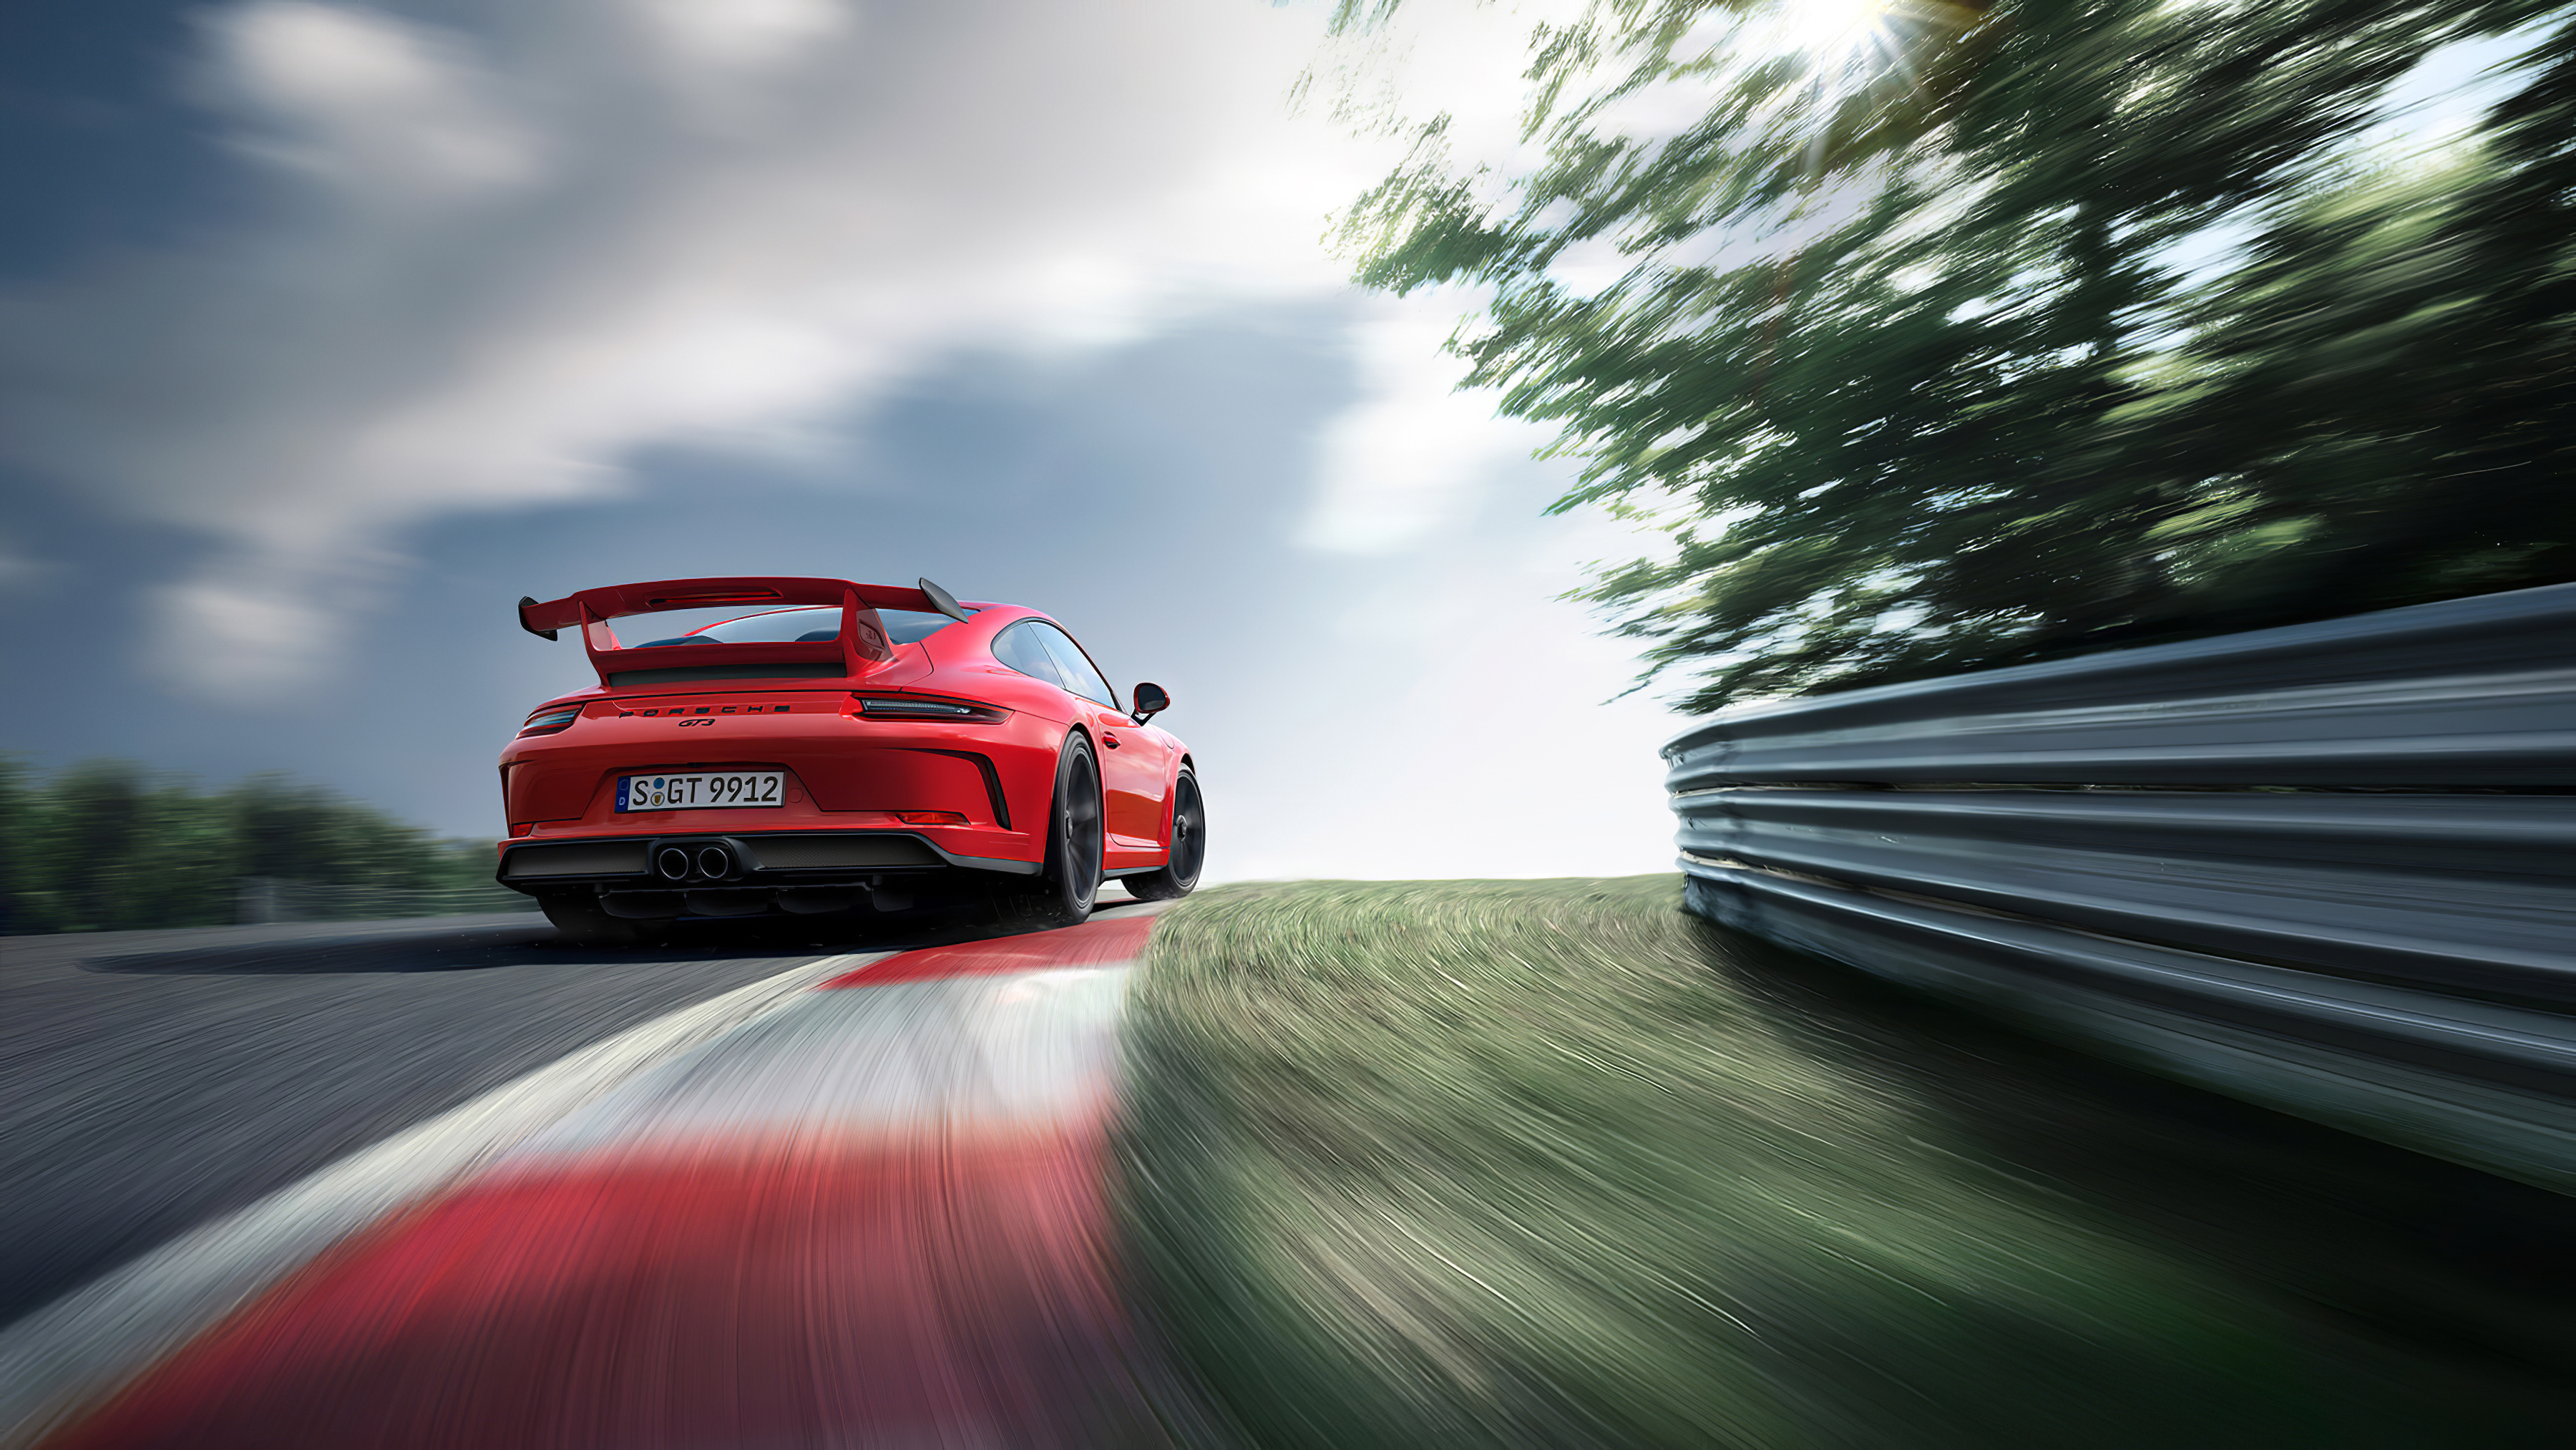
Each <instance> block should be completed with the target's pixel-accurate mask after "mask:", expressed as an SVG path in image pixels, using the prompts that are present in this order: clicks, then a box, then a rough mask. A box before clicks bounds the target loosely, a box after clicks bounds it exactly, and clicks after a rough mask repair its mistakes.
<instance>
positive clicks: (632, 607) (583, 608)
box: [519, 575, 966, 685]
mask: <svg viewBox="0 0 2576 1450" xmlns="http://www.w3.org/2000/svg"><path fill="white" fill-rule="evenodd" d="M832 605H837V606H839V607H840V610H841V628H840V631H839V634H838V636H837V637H836V638H834V639H831V640H811V641H803V640H800V641H796V642H793V643H775V644H701V645H697V646H694V647H692V648H690V649H688V650H687V651H685V652H681V651H676V650H673V649H670V648H669V647H667V646H665V647H660V648H655V649H653V650H652V651H651V653H650V663H649V664H648V663H647V657H646V655H645V651H644V650H643V649H641V648H639V647H630V646H627V645H624V644H621V643H620V642H619V641H618V638H617V634H616V632H615V631H614V630H612V629H610V628H609V627H608V621H610V620H612V619H622V618H625V617H626V616H628V615H630V614H660V613H662V612H664V611H666V610H674V609H724V608H733V607H739V608H741V609H743V610H744V611H746V612H750V611H757V610H763V609H793V608H797V607H800V606H807V607H810V606H832ZM880 609H909V610H915V611H918V612H920V613H924V614H945V615H947V616H948V617H949V618H951V619H964V618H965V617H966V609H965V607H964V606H963V605H961V604H959V603H958V602H957V599H956V596H954V595H952V594H950V593H949V592H948V591H947V590H945V589H942V588H940V587H939V586H938V585H936V584H933V583H931V582H930V581H929V580H927V579H924V580H921V581H920V587H919V588H916V589H904V588H899V587H897V586H895V585H891V584H860V583H856V582H854V581H851V580H848V579H807V578H797V577H790V576H769V575H742V576H735V577H730V578H718V579H656V580H651V581H649V582H646V583H642V584H612V585H609V586H607V587H605V588H601V589H584V590H582V591H580V592H579V593H575V594H567V595H565V596H564V597H563V598H561V599H554V600H548V601H546V602H544V603H539V602H538V601H536V600H534V599H530V598H524V597H523V598H521V599H520V600H519V627H520V628H521V629H524V630H526V631H527V632H528V633H530V634H533V635H536V636H538V637H539V638H541V639H554V638H556V637H557V636H558V634H559V632H560V631H563V630H566V629H579V630H580V631H581V640H582V646H583V648H584V649H586V650H587V651H588V652H589V654H590V662H591V664H592V666H593V667H595V668H596V669H597V670H598V671H599V680H600V683H601V684H603V685H615V684H617V683H619V682H618V680H617V679H615V678H614V676H616V675H618V674H622V673H625V672H627V671H632V670H641V669H649V668H654V667H656V666H676V667H681V668H686V669H688V670H689V671H690V672H691V673H692V674H696V675H699V676H701V677H704V678H715V677H717V676H716V675H715V674H710V673H709V671H716V670H720V669H721V668H732V667H742V668H743V669H744V671H745V673H746V674H753V675H784V674H821V673H823V671H821V670H819V669H815V668H813V667H815V666H822V665H831V664H839V665H841V666H843V667H844V668H843V670H842V671H841V672H842V673H844V674H846V675H852V676H855V675H861V674H865V673H867V672H868V671H869V670H871V669H874V668H876V667H878V666H880V665H883V664H885V663H887V662H888V661H890V660H892V659H893V658H894V647H893V645H892V644H891V643H889V642H888V640H887V637H886V632H885V621H884V620H883V619H882V618H880V617H879V616H878V614H877V611H878V610H880ZM800 666H801V667H804V668H798V667H800Z"/></svg>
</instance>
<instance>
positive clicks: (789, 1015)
mask: <svg viewBox="0 0 2576 1450" xmlns="http://www.w3.org/2000/svg"><path fill="white" fill-rule="evenodd" d="M1150 929H1151V922H1150V920H1145V919H1136V920H1122V921H1117V922H1104V923H1101V924H1099V925H1097V926H1093V927H1084V928H1074V929H1072V930H1070V931H1066V932H1062V933H1045V934H1040V935H1036V936H1030V937H1022V938H1017V939H1013V940H1006V941H1000V942H994V943H990V944H984V945H979V946H973V947H965V948H944V949H937V950H933V951H926V952H917V953H908V954H905V955H904V956H898V957H895V958H892V959H890V960H888V961H887V962H885V963H883V964H881V966H880V967H879V968H878V969H877V970H876V971H871V972H867V973H863V974H856V975H854V976H852V977H847V978H843V979H841V980H840V982H839V983H836V985H846V986H848V987H849V988H850V990H846V991H834V992H815V993H812V994H810V995H809V996H808V997H806V998H805V999H804V1000H802V1001H800V1002H799V1003H798V1004H797V1005H795V1006H794V1007H791V1008H789V1009H787V1010H785V1011H782V1012H779V1013H776V1014H773V1015H771V1016H769V1017H766V1018H763V1019H761V1020H759V1021H756V1022H753V1023H749V1024H746V1025H745V1026H743V1027H742V1028H739V1029H737V1030H736V1031H734V1032H733V1033H730V1034H728V1035H727V1036H725V1037H723V1038H720V1039H718V1040H716V1041H715V1042H713V1043H710V1044H708V1045H707V1046H706V1047H704V1048H701V1049H699V1050H698V1051H696V1052H693V1053H690V1054H688V1055H686V1056H683V1057H680V1058H677V1059H674V1060H673V1061H671V1062H669V1063H667V1064H665V1065H663V1066H662V1067H660V1068H658V1069H655V1070H653V1071H651V1072H649V1073H646V1074H644V1075H643V1076H641V1077H639V1078H638V1079H636V1080H635V1081H633V1082H631V1083H629V1084H627V1085H626V1086H625V1087H623V1088H621V1089H619V1090H618V1091H616V1092H613V1093H611V1094H609V1095H608V1096H606V1097H604V1098H602V1099H600V1100H598V1101H597V1102H595V1103H594V1104H592V1105H591V1106H589V1107H587V1108H585V1109H584V1110H582V1111H581V1112H579V1113H577V1114H575V1115H574V1116H572V1117H570V1118H568V1119H566V1120H565V1121H564V1122H563V1123H561V1124H559V1125H558V1126H557V1127H556V1128H554V1129H552V1130H550V1131H548V1132H547V1133H544V1134H542V1135H540V1136H539V1137H537V1138H535V1139H533V1140H531V1141H530V1142H529V1143H528V1144H526V1145H525V1146H524V1147H523V1148H521V1149H520V1150H518V1151H517V1152H516V1153H514V1154H512V1155H511V1156H509V1157H508V1158H506V1159H504V1160H503V1161H502V1162H500V1163H499V1164H497V1165H495V1166H494V1167H493V1168H492V1169H491V1170H490V1171H488V1172H487V1173H485V1174H484V1175H482V1176H481V1177H479V1178H477V1179H475V1180H473V1181H470V1182H468V1183H467V1184H465V1185H464V1186H462V1187H461V1188H459V1189H458V1190H456V1191H454V1192H452V1193H450V1194H448V1195H446V1196H445V1197H443V1198H441V1199H439V1200H437V1201H434V1202H431V1203H429V1204H426V1205H424V1206H422V1207H420V1208H419V1209H417V1210H416V1211H414V1212H412V1213H410V1214H408V1215H406V1216H404V1217H402V1218H399V1219H396V1220H392V1221H389V1222H387V1223H385V1224H382V1225H380V1226H379V1227H378V1228H376V1229H375V1230H374V1231H372V1232H370V1233H368V1234H366V1235H362V1236H361V1237H359V1238H358V1239H356V1240H353V1241H351V1242H350V1243H348V1244H346V1245H344V1246H343V1247H342V1248H341V1249H340V1250H338V1251H336V1252H334V1253H332V1254H330V1255H328V1256H326V1257H325V1258H323V1259H322V1260H320V1261H318V1262H316V1263H315V1264H313V1265H312V1266H310V1267H309V1268H308V1269H307V1270H306V1271H304V1272H303V1273H302V1274H300V1275H298V1276H296V1277H295V1278H293V1279H291V1280H289V1281H288V1282H287V1283H285V1284H284V1285H282V1286H281V1287H280V1288H279V1289H277V1290H276V1291H274V1292H272V1293H270V1294H268V1295H267V1296H265V1297H264V1298H262V1299H261V1300H259V1301H257V1302H255V1303H253V1304H251V1305H250V1306H248V1307H247V1308H245V1309H244V1310H242V1311H241V1312H239V1313H237V1314H235V1315H234V1316H233V1317H232V1318H231V1319H229V1320H228V1321H226V1322H225V1323H223V1324H221V1325H219V1326H218V1327H217V1328H215V1329H214V1330H213V1331H211V1332H209V1333H208V1334H206V1335H205V1336H203V1337H202V1338H200V1339H199V1340H198V1341H197V1342H196V1343H194V1344H193V1345H191V1346H189V1347H188V1348H186V1349H184V1350H182V1351H181V1352H180V1353H178V1354H177V1355H175V1356H173V1357H172V1358H171V1359H170V1360H169V1361H167V1362H166V1363H164V1364H163V1365H162V1366H160V1367H159V1368H158V1369H156V1370H155V1371H154V1372H152V1373H151V1374H149V1375H147V1376H145V1377H144V1378H143V1379H142V1380H141V1381H139V1382H138V1383H137V1384H135V1385H134V1386H133V1387H132V1388H130V1389H129V1390H128V1391H127V1392H126V1393H124V1394H123V1395H121V1396H120V1397H119V1398H118V1399H117V1400H115V1401H114V1402H112V1403H110V1404H109V1405H107V1406H105V1407H104V1408H102V1409H101V1410H99V1411H98V1412H97V1413H95V1414H94V1415H92V1416H91V1417H90V1418H89V1419H88V1420H87V1421H86V1422H85V1423H83V1424H80V1425H77V1426H75V1427H73V1428H71V1429H70V1430H69V1431H67V1432H66V1433H65V1434H63V1435H62V1436H59V1437H57V1439H55V1440H54V1441H52V1442H50V1443H52V1444H55V1445H58V1446H83V1447H90V1446H96V1447H106V1446H141V1445H190V1446H209V1445H276V1444H304V1445H383V1446H477V1447H482V1446H514V1445H549V1446H576V1445H583V1446H586V1445H599V1446H624V1447H634V1446H695V1445H748V1444H904V1445H919V1444H960V1443H963V1444H1013V1445H1051V1444H1075V1443H1100V1442H1103V1441H1109V1442H1116V1443H1143V1442H1151V1441H1154V1440H1156V1439H1158V1438H1160V1432H1159V1431H1158V1430H1157V1429H1156V1428H1155V1427H1156V1423H1157V1422H1156V1419H1155V1417H1154V1415H1153V1414H1152V1413H1150V1412H1149V1410H1148V1402H1149V1400H1148V1389H1147V1387H1146V1382H1147V1380H1148V1379H1149V1378H1150V1371H1149V1370H1148V1369H1147V1368H1146V1366H1145V1364H1144V1356H1143V1355H1141V1354H1140V1353H1139V1352H1138V1348H1137V1344H1136V1336H1135V1335H1134V1333H1133V1331H1132V1329H1131V1327H1130V1325H1129V1323H1128V1321H1127V1319H1126V1317H1125V1314H1124V1311H1123V1309H1122V1308H1121V1305H1120V1303H1119V1300H1118V1297H1117V1295H1116V1292H1115V1290H1114V1287H1113V1285H1114V1282H1115V1279H1114V1273H1113V1268H1112V1256H1113V1252H1114V1251H1113V1248H1112V1245H1111V1242H1110V1237H1109V1229H1108V1225H1109V1217H1108V1212H1107V1207H1106V1200H1105V1197H1104V1188H1103V1181H1102V1177H1101V1164H1102V1162H1103V1160H1104V1148H1105V1134H1106V1124H1107V1121H1108V1116H1109V1109H1110V1107H1111V1105H1112V1102H1113V1088H1114V1086H1115V1084H1114V1071H1115V1069H1114V1062H1115V1058H1114V1053H1113V1048H1114V1033H1115V1030H1116V1027H1117V1023H1118V1020H1119V1016H1120V1014H1121V1011H1122V1010H1123V1004H1124V1000H1125V994H1126V978H1127V970H1126V968H1125V966H1124V965H1123V964H1124V963H1125V962H1126V961H1129V960H1132V958H1133V955H1134V953H1135V952H1136V950H1138V949H1139V948H1140V947H1141V946H1142V943H1143V939H1144V936H1145V934H1146V933H1147V932H1148V931H1150ZM1059 941H1060V942H1061V944H1062V948H1063V952H1062V955H1063V956H1069V957H1071V958H1073V959H1074V960H1076V961H1077V962H1079V963H1080V965H1077V966H1073V967H1070V968H1067V967H1062V966H1054V965H1048V963H1049V955H1050V953H1049V950H1048V949H1045V948H1043V947H1042V946H1041V944H1047V943H1054V942H1059ZM1058 959H1059V960H1060V959H1061V958H1058ZM1111 961H1115V962H1116V963H1119V964H1118V965H1110V964H1109V963H1110V962H1111ZM932 971H942V972H945V973H953V974H955V975H942V976H938V977H932V976H930V975H928V973H930V972H932ZM880 974H882V977H883V978H884V979H885V980H884V981H883V982H882V984H880V985H869V983H870V982H871V981H872V980H875V979H878V978H879V977H880ZM1154 1398H1157V1399H1159V1398H1161V1396H1159V1395H1156V1396H1154Z"/></svg>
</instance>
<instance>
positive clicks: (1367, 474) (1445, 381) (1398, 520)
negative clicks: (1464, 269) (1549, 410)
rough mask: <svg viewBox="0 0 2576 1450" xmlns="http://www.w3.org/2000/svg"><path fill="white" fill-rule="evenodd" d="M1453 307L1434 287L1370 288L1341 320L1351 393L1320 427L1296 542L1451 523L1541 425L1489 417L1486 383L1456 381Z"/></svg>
mask: <svg viewBox="0 0 2576 1450" xmlns="http://www.w3.org/2000/svg"><path fill="white" fill-rule="evenodd" d="M1463 310H1464V309H1463V308H1462V306H1461V304H1460V303H1459V301H1458V300H1457V299H1456V298H1454V297H1450V296H1446V295H1443V294H1440V293H1416V294H1414V295H1413V296H1412V297H1410V298H1406V299H1402V300H1398V299H1395V298H1375V299H1371V301H1370V302H1369V303H1368V304H1367V307H1366V310H1365V312H1364V314H1363V319H1362V321H1361V322H1360V324H1359V325H1358V326H1357V327H1355V328H1353V330H1352V338H1351V341H1352V352H1353V361H1354V362H1355V363H1356V364H1357V365H1358V374H1359V378H1360V384H1361V389H1362V394H1361V398H1360V401H1359V402H1358V403H1357V404H1356V405H1354V406H1353V407H1351V408H1350V409H1348V410H1347V411H1345V412H1343V413H1342V414H1341V415H1340V416H1339V417H1337V418H1335V419H1334V420H1333V422H1332V423H1331V425H1330V426H1328V427H1327V428H1326V429H1325V430H1324V435H1323V437H1322V438H1321V439H1320V440H1319V446H1318V448H1317V450H1316V485H1317V487H1316V504H1315V513H1314V516H1313V518H1312V519H1311V520H1310V521H1309V523H1308V525H1307V531H1306V542H1307V543H1308V544H1310V545H1312V546H1314V547H1317V548H1321V549H1326V550H1330V551H1332V552H1336V553H1353V554H1382V553H1389V552H1393V551H1396V550H1400V549H1406V548H1412V547H1418V546H1420V545H1421V544H1423V543H1424V542H1426V541H1427V540H1430V539H1432V538H1434V537H1436V536H1437V534H1438V533H1439V532H1440V531H1441V530H1442V529H1443V528H1444V527H1446V526H1449V525H1452V524H1454V523H1456V522H1457V521H1458V520H1459V519H1460V517H1461V516H1462V515H1463V514H1464V513H1465V512H1466V511H1467V510H1468V509H1469V508H1470V507H1471V505H1472V504H1473V502H1474V499H1475V496H1476V492H1477V489H1478V486H1479V485H1481V484H1484V483H1486V482H1487V481H1488V480H1489V479H1490V477H1491V475H1492V472H1493V469H1494V466H1495V465H1496V464H1497V463H1500V462H1502V461H1504V460H1506V459H1510V458H1515V457H1520V456H1523V455H1526V454H1528V453H1529V452H1530V450H1532V449H1533V448H1536V447H1538V446H1539V445H1540V444H1542V443H1544V442H1545V441H1546V440H1547V438H1548V437H1549V436H1550V435H1549V433H1548V432H1547V430H1545V429H1543V428H1539V427H1537V426H1535V425H1532V424H1528V423H1523V422H1519V421H1517V420H1513V419H1505V418H1501V417H1498V416H1496V414H1495V412H1494V405H1495V402H1496V400H1497V398H1498V396H1499V395H1498V394H1497V393H1495V392H1494V391H1493V390H1491V389H1475V390H1470V391H1461V390H1459V388H1458V380H1459V378H1460V377H1461V376H1462V375H1463V374H1464V373H1465V372H1466V363H1465V362H1464V361H1463V360H1461V359H1459V358H1456V357H1453V356H1450V355H1449V354H1447V353H1445V352H1443V351H1442V344H1443V343H1445V342H1446V341H1447V340H1448V337H1449V335H1450V333H1451V332H1452V331H1453V330H1454V329H1455V328H1456V327H1457V326H1458V322H1459V316H1460V313H1461V312H1462V311H1463Z"/></svg>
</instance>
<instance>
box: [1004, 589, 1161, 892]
mask: <svg viewBox="0 0 2576 1450" xmlns="http://www.w3.org/2000/svg"><path fill="white" fill-rule="evenodd" d="M1035 632H1036V633H1037V635H1038V637H1039V638H1040V639H1042V640H1044V641H1045V643H1046V648H1047V653H1048V654H1050V655H1052V656H1054V658H1055V664H1056V671H1057V673H1059V674H1061V675H1062V676H1063V677H1064V681H1065V688H1066V689H1068V690H1071V691H1072V692H1073V693H1074V694H1075V695H1077V696H1079V697H1081V700H1082V702H1083V704H1084V705H1086V706H1087V707H1088V710H1087V714H1088V717H1089V719H1090V723H1091V728H1092V738H1093V739H1095V740H1097V741H1099V742H1100V793H1101V796H1102V798H1103V802H1104V804H1105V806H1106V807H1107V815H1108V817H1109V820H1108V830H1109V845H1110V849H1112V850H1127V851H1159V850H1161V849H1162V845H1163V789H1164V786H1163V782H1164V781H1165V779H1166V778H1167V777H1169V775H1170V774H1171V761H1170V760H1169V759H1168V755H1169V752H1168V750H1167V749H1166V748H1165V747H1164V745H1163V743H1162V740H1161V738H1160V733H1159V732H1157V731H1152V730H1144V729H1139V728H1138V727H1137V725H1136V723H1135V722H1134V721H1133V720H1131V719H1129V718H1128V716H1127V712H1126V711H1125V710H1123V709H1121V708H1120V707H1119V704H1118V692H1117V691H1116V690H1114V689H1112V688H1110V685H1109V680H1108V677H1107V676H1105V675H1103V674H1101V673H1100V668H1099V666H1097V665H1094V664H1093V663H1092V662H1091V656H1089V655H1087V654H1085V653H1083V650H1082V646H1080V645H1078V644H1075V643H1074V642H1073V636H1071V635H1069V634H1066V633H1065V632H1064V631H1063V630H1060V629H1057V628H1055V627H1054V626H1052V625H1048V624H1045V623H1043V622H1039V623H1038V624H1037V627H1036V631H1035Z"/></svg>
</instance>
